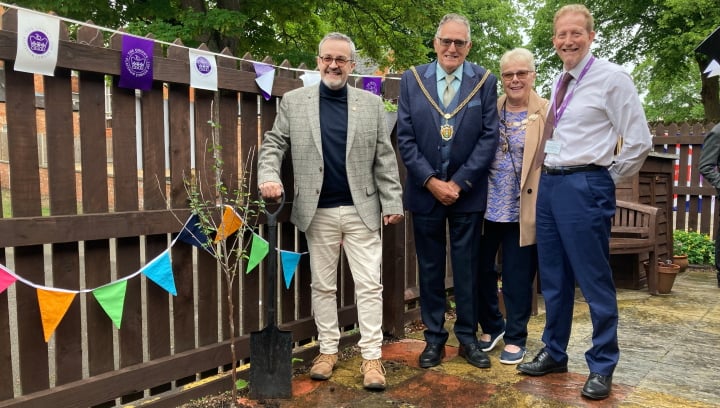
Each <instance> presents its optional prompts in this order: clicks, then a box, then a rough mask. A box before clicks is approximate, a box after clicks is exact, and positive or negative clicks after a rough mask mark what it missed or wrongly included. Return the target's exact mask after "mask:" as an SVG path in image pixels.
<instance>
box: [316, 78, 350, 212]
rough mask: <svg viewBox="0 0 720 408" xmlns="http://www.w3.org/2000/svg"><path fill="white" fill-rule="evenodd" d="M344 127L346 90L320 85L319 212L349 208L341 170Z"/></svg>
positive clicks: (345, 134)
mask: <svg viewBox="0 0 720 408" xmlns="http://www.w3.org/2000/svg"><path fill="white" fill-rule="evenodd" d="M347 125H348V105H347V86H344V87H343V88H342V89H338V90H333V89H330V88H328V87H327V86H325V84H324V83H322V81H321V82H320V134H321V137H322V150H323V151H322V152H323V167H324V171H323V184H322V190H321V191H320V201H319V202H318V207H319V208H333V207H339V206H342V205H353V200H352V195H351V194H350V185H349V184H348V180H347V170H346V168H345V151H346V147H347Z"/></svg>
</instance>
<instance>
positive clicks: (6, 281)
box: [0, 265, 17, 293]
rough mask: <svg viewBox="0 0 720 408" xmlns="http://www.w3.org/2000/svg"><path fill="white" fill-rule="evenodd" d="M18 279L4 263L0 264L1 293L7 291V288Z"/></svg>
mask: <svg viewBox="0 0 720 408" xmlns="http://www.w3.org/2000/svg"><path fill="white" fill-rule="evenodd" d="M16 280H17V279H16V278H15V276H14V275H13V274H12V273H10V270H8V269H7V268H5V266H4V265H0V293H3V292H5V289H7V288H8V287H10V285H12V284H13V283H15V281H16Z"/></svg>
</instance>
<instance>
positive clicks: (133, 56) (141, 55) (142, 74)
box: [119, 35, 154, 91]
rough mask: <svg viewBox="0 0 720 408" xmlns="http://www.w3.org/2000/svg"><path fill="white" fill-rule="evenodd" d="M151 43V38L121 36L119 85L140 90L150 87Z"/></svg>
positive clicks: (151, 69)
mask: <svg viewBox="0 0 720 408" xmlns="http://www.w3.org/2000/svg"><path fill="white" fill-rule="evenodd" d="M153 44H154V41H153V40H151V39H147V38H139V37H133V36H130V35H124V36H123V39H122V54H121V55H120V83H119V86H121V87H123V88H132V89H140V90H142V91H148V90H150V88H152V81H153Z"/></svg>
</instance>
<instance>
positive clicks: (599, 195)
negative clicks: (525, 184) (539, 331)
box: [537, 168, 620, 375]
mask: <svg viewBox="0 0 720 408" xmlns="http://www.w3.org/2000/svg"><path fill="white" fill-rule="evenodd" d="M614 214H615V184H614V183H613V181H612V178H611V177H610V174H609V172H608V171H607V169H604V168H601V169H599V170H593V171H582V172H575V173H570V174H547V173H545V172H544V173H543V174H542V175H541V177H540V186H539V188H538V199H537V249H538V261H539V274H540V283H541V288H542V294H543V297H544V299H545V307H546V322H545V330H544V332H543V337H542V340H543V342H544V343H545V350H546V351H547V352H548V353H549V354H550V356H551V357H552V358H553V359H554V360H555V361H558V362H564V361H567V359H568V357H567V352H566V350H567V345H568V342H569V339H570V330H571V327H572V319H573V304H574V301H575V299H574V298H575V283H576V282H577V285H578V286H579V287H580V290H581V291H582V294H583V296H584V297H585V300H586V301H587V303H588V306H589V307H590V318H591V319H592V324H593V332H592V347H591V348H590V349H589V350H587V352H586V353H585V359H586V361H587V364H588V367H589V369H590V372H594V373H599V374H601V375H612V373H613V371H614V369H615V366H616V365H617V362H618V359H619V357H620V351H619V347H618V339H617V326H618V308H617V298H616V292H615V283H614V281H613V277H612V270H611V269H610V261H609V260H610V249H609V240H610V221H611V218H612V216H613V215H614Z"/></svg>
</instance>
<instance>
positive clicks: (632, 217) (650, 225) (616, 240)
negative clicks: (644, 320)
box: [610, 200, 660, 295]
mask: <svg viewBox="0 0 720 408" xmlns="http://www.w3.org/2000/svg"><path fill="white" fill-rule="evenodd" d="M659 211H660V209H659V208H657V207H653V206H651V205H645V204H639V203H633V202H629V201H622V200H617V204H616V209H615V216H614V217H613V219H612V229H611V232H610V254H611V255H617V254H638V255H640V254H645V253H647V254H648V256H649V257H648V264H649V265H648V266H649V267H648V271H647V284H648V291H649V292H650V294H652V295H657V293H658V292H657V281H658V270H657V255H656V254H657V232H658V212H659Z"/></svg>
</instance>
